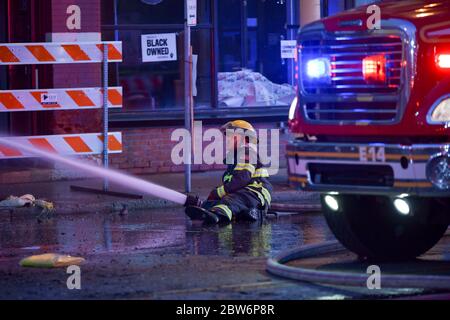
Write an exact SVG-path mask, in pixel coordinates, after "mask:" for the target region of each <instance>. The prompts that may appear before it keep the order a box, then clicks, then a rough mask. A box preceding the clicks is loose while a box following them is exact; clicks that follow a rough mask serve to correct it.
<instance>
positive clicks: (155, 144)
mask: <svg viewBox="0 0 450 320" xmlns="http://www.w3.org/2000/svg"><path fill="white" fill-rule="evenodd" d="M255 127H256V128H257V129H258V128H267V129H271V128H274V126H273V124H271V123H261V124H258V125H256V126H255ZM208 128H211V126H204V127H203V132H204V131H205V130H207V129H208ZM175 129H177V127H163V128H138V129H122V130H121V131H122V136H123V143H124V150H123V153H121V154H114V155H111V157H110V158H111V167H113V168H117V169H120V170H125V171H128V172H130V173H132V174H151V173H162V172H182V171H183V170H184V166H183V165H174V164H173V162H172V160H171V152H172V149H173V147H174V146H175V145H176V144H177V143H178V142H177V141H171V140H170V137H171V134H172V132H173V131H174V130H175ZM287 141H288V137H287V135H286V134H280V146H279V156H280V166H281V167H285V166H286V163H285V162H286V161H285V149H286V143H287ZM207 144H209V142H204V143H203V146H206V145H207ZM269 151H270V149H269ZM223 168H224V166H223V165H216V164H215V165H207V164H193V165H192V170H193V171H205V170H222V169H223Z"/></svg>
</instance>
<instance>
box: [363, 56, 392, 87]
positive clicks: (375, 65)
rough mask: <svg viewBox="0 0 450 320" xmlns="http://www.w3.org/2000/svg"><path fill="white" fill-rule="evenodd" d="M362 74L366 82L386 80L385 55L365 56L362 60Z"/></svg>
mask: <svg viewBox="0 0 450 320" xmlns="http://www.w3.org/2000/svg"><path fill="white" fill-rule="evenodd" d="M362 67H363V76H364V80H366V81H367V82H377V83H384V82H386V57H385V56H384V55H382V54H379V55H373V56H367V57H365V58H364V59H363V61H362Z"/></svg>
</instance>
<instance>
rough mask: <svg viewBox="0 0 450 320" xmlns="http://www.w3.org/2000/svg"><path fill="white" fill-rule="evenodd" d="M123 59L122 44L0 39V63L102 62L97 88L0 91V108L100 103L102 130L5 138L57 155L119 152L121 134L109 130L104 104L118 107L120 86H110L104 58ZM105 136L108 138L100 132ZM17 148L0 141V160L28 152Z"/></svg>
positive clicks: (46, 108) (75, 107)
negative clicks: (99, 85)
mask: <svg viewBox="0 0 450 320" xmlns="http://www.w3.org/2000/svg"><path fill="white" fill-rule="evenodd" d="M121 61H122V43H121V42H120V41H114V42H73V43H54V42H45V43H0V65H26V64H60V63H69V64H75V63H102V64H103V86H102V87H101V88H65V89H35V90H31V89H30V90H0V112H18V111H49V110H83V109H96V108H103V110H104V122H103V132H102V133H85V134H66V135H51V136H32V137H8V140H11V141H17V143H18V144H24V145H26V146H34V147H37V148H39V149H43V150H46V151H48V152H54V153H57V154H61V155H72V156H73V155H92V154H103V160H104V161H103V163H104V166H105V167H107V166H108V154H109V153H120V152H122V134H121V133H120V132H113V133H111V132H108V109H109V108H120V107H122V100H123V98H122V87H109V86H108V80H107V74H108V63H110V62H121ZM105 136H108V139H104V138H103V137H105ZM32 156H33V155H31V154H27V153H26V152H23V151H21V150H19V149H17V150H16V149H13V148H11V147H6V146H4V145H1V144H0V159H11V158H24V157H32Z"/></svg>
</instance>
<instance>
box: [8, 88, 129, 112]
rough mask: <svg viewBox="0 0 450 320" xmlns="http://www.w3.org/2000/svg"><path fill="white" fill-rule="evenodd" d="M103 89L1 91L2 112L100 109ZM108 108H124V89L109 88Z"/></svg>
mask: <svg viewBox="0 0 450 320" xmlns="http://www.w3.org/2000/svg"><path fill="white" fill-rule="evenodd" d="M102 107H103V89H102V88H72V89H48V90H40V89H36V90H0V112H17V111H44V110H71V109H73V110H76V109H79V110H81V109H98V108H102ZM108 107H109V108H121V107H122V87H110V88H108Z"/></svg>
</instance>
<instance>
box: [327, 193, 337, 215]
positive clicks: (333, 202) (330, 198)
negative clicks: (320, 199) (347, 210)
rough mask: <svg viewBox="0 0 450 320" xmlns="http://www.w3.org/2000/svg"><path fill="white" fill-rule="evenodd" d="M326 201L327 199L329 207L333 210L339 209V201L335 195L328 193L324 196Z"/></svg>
mask: <svg viewBox="0 0 450 320" xmlns="http://www.w3.org/2000/svg"><path fill="white" fill-rule="evenodd" d="M324 201H325V203H326V205H327V206H328V208H330V209H331V210H333V211H338V210H339V202H338V200H337V198H336V197H335V196H331V195H328V194H327V195H326V196H325V198H324Z"/></svg>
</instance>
